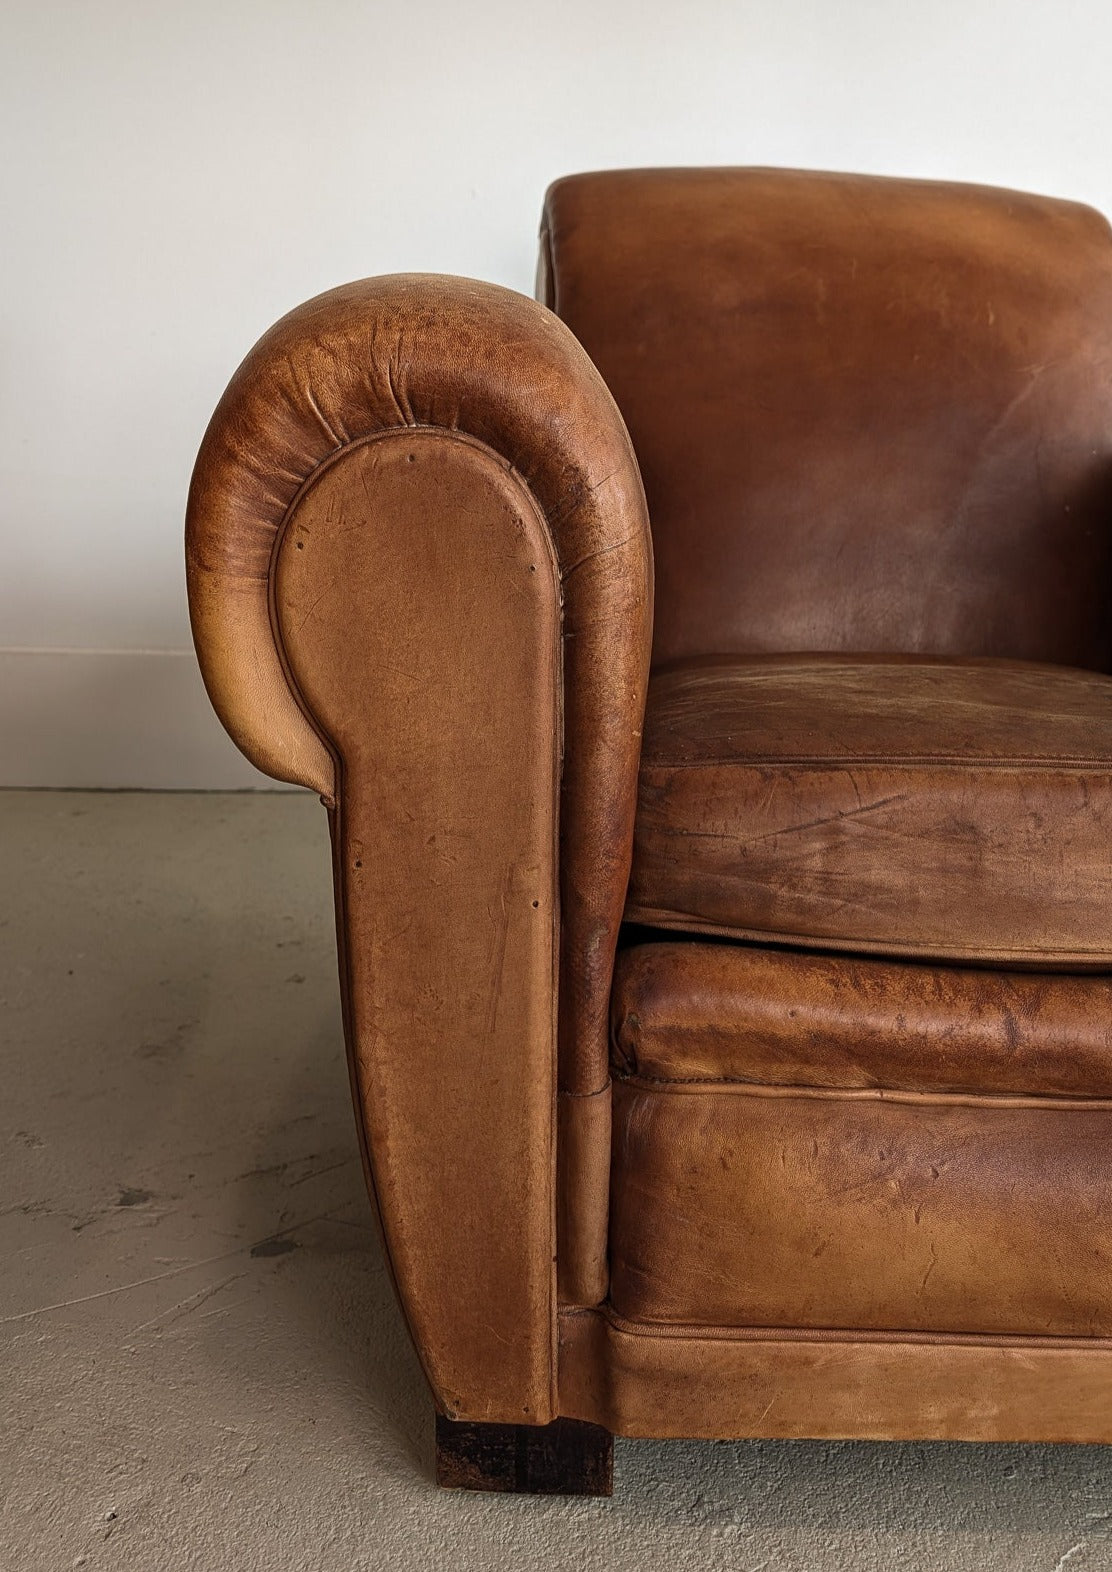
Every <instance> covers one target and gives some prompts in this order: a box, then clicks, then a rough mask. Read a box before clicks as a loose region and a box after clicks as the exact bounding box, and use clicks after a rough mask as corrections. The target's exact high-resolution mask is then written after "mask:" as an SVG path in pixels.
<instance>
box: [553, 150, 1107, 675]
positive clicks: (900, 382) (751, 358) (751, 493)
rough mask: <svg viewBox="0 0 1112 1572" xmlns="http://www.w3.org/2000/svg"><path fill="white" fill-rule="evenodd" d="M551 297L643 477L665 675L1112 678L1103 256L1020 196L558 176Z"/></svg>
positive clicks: (918, 187)
mask: <svg viewBox="0 0 1112 1572" xmlns="http://www.w3.org/2000/svg"><path fill="white" fill-rule="evenodd" d="M540 286H541V288H542V290H543V291H544V297H545V299H546V300H547V301H548V303H549V304H550V305H552V306H553V308H554V309H555V310H556V311H557V312H558V313H559V315H560V316H561V317H562V318H563V319H564V320H565V321H566V322H567V323H568V325H569V326H570V327H571V328H572V330H573V331H574V332H575V334H576V336H577V337H578V338H579V340H580V341H581V343H582V344H583V345H584V346H585V347H586V349H587V351H588V353H589V354H590V355H591V357H592V359H593V360H594V362H595V364H596V365H597V366H598V368H599V370H600V371H601V372H602V375H603V376H604V377H605V379H606V381H607V384H608V386H609V387H610V390H611V392H612V393H613V394H614V396H615V398H616V399H617V401H618V405H619V407H620V408H621V410H622V413H623V415H624V416H625V419H626V422H627V424H628V426H629V430H630V434H631V435H632V438H633V443H634V447H635V448H636V450H637V454H638V457H639V459H640V461H641V468H642V473H643V475H644V480H645V488H646V491H647V494H648V498H649V509H650V514H651V517H652V525H653V540H654V546H655V551H656V570H657V589H658V595H657V602H658V609H657V617H656V630H655V639H654V659H655V661H656V662H658V663H660V662H664V661H668V660H672V659H675V658H677V657H680V656H686V655H695V654H712V653H719V652H738V651H754V650H811V649H824V650H896V651H921V652H930V653H946V654H977V655H1000V656H1013V657H1022V658H1026V659H1034V660H1046V661H1057V662H1061V663H1065V664H1071V665H1080V666H1091V667H1096V668H1099V669H1107V667H1108V664H1109V659H1110V648H1112V644H1110V638H1112V620H1110V616H1109V607H1110V599H1109V594H1108V585H1109V581H1110V567H1112V532H1110V531H1109V528H1108V520H1109V517H1110V516H1112V246H1110V244H1109V231H1108V226H1107V224H1106V223H1105V221H1104V220H1103V219H1102V218H1101V217H1100V216H1099V215H1098V214H1096V213H1094V212H1092V211H1091V210H1090V209H1088V208H1084V207H1080V206H1077V205H1074V204H1072V203H1067V202H1059V201H1052V200H1049V199H1047V198H1043V197H1037V196H1029V195H1025V194H1021V193H1017V192H1013V191H998V190H990V189H987V188H983V187H975V186H961V185H947V184H942V183H934V182H926V181H915V180H884V179H876V178H872V177H867V176H859V175H835V174H812V173H808V172H802V171H790V170H771V169H657V170H621V171H614V172H608V173H600V174H591V175H578V176H572V177H571V178H569V179H565V180H561V181H558V182H557V183H556V184H555V185H554V186H553V187H552V188H551V190H550V191H549V193H548V197H547V200H546V203H545V210H544V219H543V232H542V265H541V269H540Z"/></svg>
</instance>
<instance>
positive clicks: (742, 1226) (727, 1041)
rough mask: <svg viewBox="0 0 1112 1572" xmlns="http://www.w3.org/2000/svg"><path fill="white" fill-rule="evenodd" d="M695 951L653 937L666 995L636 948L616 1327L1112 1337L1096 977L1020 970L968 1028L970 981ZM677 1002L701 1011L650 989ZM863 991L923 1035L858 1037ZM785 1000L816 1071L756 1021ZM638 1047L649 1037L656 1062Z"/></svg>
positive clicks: (620, 1146)
mask: <svg viewBox="0 0 1112 1572" xmlns="http://www.w3.org/2000/svg"><path fill="white" fill-rule="evenodd" d="M700 948H701V946H690V945H668V946H659V947H657V949H656V953H655V954H654V955H653V956H652V957H650V959H649V964H650V965H651V967H652V968H653V976H654V978H655V979H656V984H655V987H654V986H648V987H646V986H644V985H642V986H638V983H639V982H642V971H643V966H644V962H643V961H642V960H641V959H640V957H639V956H638V954H637V952H636V951H633V952H630V954H629V955H628V956H625V957H623V962H624V968H625V977H623V978H622V979H620V980H619V981H618V983H617V986H616V992H615V1006H616V1009H617V1011H618V1017H619V1033H620V1037H619V1040H621V1041H624V1057H625V1058H626V1061H627V1064H628V1068H627V1069H626V1070H625V1071H624V1073H623V1075H622V1077H621V1079H620V1080H619V1081H618V1082H617V1084H616V1085H615V1088H614V1169H613V1179H612V1191H611V1195H612V1203H611V1204H612V1215H611V1235H610V1271H611V1289H610V1297H611V1302H612V1304H613V1306H614V1309H615V1310H616V1312H617V1313H618V1314H619V1315H622V1316H625V1317H627V1318H628V1319H631V1320H636V1321H668V1322H674V1323H676V1324H679V1325H692V1324H697V1325H703V1326H749V1327H752V1326H779V1327H800V1328H802V1327H809V1328H821V1327H826V1328H838V1329H843V1330H853V1329H856V1330H858V1331H888V1332H899V1331H915V1332H922V1331H927V1332H949V1333H953V1332H964V1333H980V1334H985V1333H1002V1334H1011V1335H1016V1334H1020V1333H1029V1334H1032V1335H1061V1336H1075V1337H1085V1336H1094V1337H1109V1336H1112V1295H1110V1294H1109V1289H1108V1271H1109V1262H1110V1261H1112V1216H1109V1215H1108V1208H1107V1206H1106V1204H1105V1194H1106V1190H1107V1182H1108V1158H1107V1153H1108V1151H1109V1149H1110V1148H1112V1099H1110V1098H1109V1097H1108V1096H1107V1095H1105V1096H1104V1097H1100V1096H1099V1095H1094V1089H1095V1091H1096V1092H1100V1091H1104V1092H1105V1093H1106V1094H1107V1092H1108V1091H1109V1090H1110V1086H1109V1082H1110V1081H1112V1026H1110V1025H1109V1024H1108V1022H1109V1019H1110V1017H1109V1016H1108V1014H1107V1010H1108V1005H1109V1003H1110V1002H1112V1001H1110V985H1109V984H1108V983H1107V982H1105V981H1104V980H1103V979H1102V980H1101V981H1100V982H1099V983H1097V984H1095V985H1094V988H1093V991H1092V994H1091V998H1090V1008H1091V1009H1093V1010H1095V1011H1099V1010H1100V1009H1101V1007H1102V1006H1103V1008H1104V1010H1105V1012H1106V1014H1105V1020H1104V1022H1103V1023H1102V1024H1101V1025H1097V1024H1096V1023H1092V1022H1090V1021H1089V1020H1087V1019H1085V1018H1084V1016H1083V1015H1081V1013H1080V1012H1079V1010H1078V1002H1079V1001H1078V997H1077V996H1078V994H1079V992H1081V991H1082V990H1084V988H1085V984H1084V983H1083V982H1078V981H1075V980H1073V979H1061V980H1060V981H1053V982H1049V983H1045V984H1044V985H1043V987H1042V989H1041V991H1040V987H1039V984H1038V983H1036V984H1034V985H1032V984H1031V983H1030V982H1028V981H1026V980H1025V979H1022V978H1014V979H1008V980H1007V986H1006V988H1005V989H1004V990H1003V991H1002V993H1001V994H1000V996H999V997H998V1000H997V1002H996V1006H995V1009H990V1008H989V1007H987V1006H986V1005H984V1004H982V1006H981V1008H980V1010H979V1011H974V1012H972V1018H970V1012H968V1011H967V1010H966V1009H965V1008H964V1005H965V1003H966V1001H967V998H968V996H969V995H970V994H971V993H973V991H974V989H973V987H972V986H971V984H970V980H969V979H968V977H967V976H963V975H962V974H960V973H959V974H957V975H956V976H953V977H951V976H948V975H947V974H946V973H945V972H940V971H936V972H930V973H928V974H927V975H926V976H923V975H922V973H921V972H920V969H919V968H917V967H907V966H899V965H892V964H886V963H883V962H875V961H874V962H871V963H870V962H864V961H859V962H854V963H847V962H838V961H828V962H826V963H819V964H818V965H816V964H815V963H813V962H812V963H811V964H809V965H808V964H807V963H803V965H802V966H801V967H798V966H797V961H798V958H797V957H795V956H792V955H790V954H787V953H780V954H776V955H771V956H768V957H766V958H764V960H763V963H757V964H754V963H753V959H752V958H751V957H750V956H749V955H747V953H746V952H745V951H744V950H741V951H737V950H733V949H730V950H729V951H727V952H726V953H725V954H724V955H721V956H718V957H714V958H713V959H712V958H707V959H706V960H704V959H703V958H701V957H699V956H696V957H694V959H693V958H692V957H691V956H690V954H689V952H690V951H692V950H699V949H700ZM716 961H717V973H716V970H715V962H716ZM731 961H733V962H734V966H733V968H732V975H731V966H730V962H731ZM708 971H709V975H710V977H712V978H713V977H715V976H716V975H717V974H725V976H726V978H727V979H728V980H727V984H726V987H725V989H723V991H722V992H718V991H717V990H708V993H707V994H706V995H704V996H703V997H704V998H705V999H706V1000H707V1003H708V1006H709V1008H708V1009H707V1014H708V1015H710V1017H711V1019H710V1021H709V1022H708V1023H706V1025H704V1024H703V1023H702V1021H701V1020H700V1017H699V1014H698V1013H697V1009H696V1008H693V1006H695V1001H696V1000H697V999H699V997H700V995H699V993H698V991H697V990H698V988H699V979H702V978H705V977H707V975H708ZM793 973H795V974H797V975H798V977H799V979H800V981H799V987H800V991H801V994H802V999H801V1000H800V1002H799V1003H792V1002H791V1000H792V981H793ZM626 977H628V978H629V979H630V984H631V985H632V989H633V992H634V996H635V1000H636V1008H635V1009H634V1008H633V1007H631V1005H630V1004H629V1003H627V1001H626V1000H625V998H624V997H623V995H624V994H625V991H626V988H627V986H629V985H630V984H627V982H626V980H625V978H626ZM661 979H663V981H661ZM1040 981H1041V980H1040ZM680 992H683V993H684V994H685V995H686V998H687V1001H688V1020H687V1021H685V1022H684V1023H683V1024H682V1025H681V1026H680V1027H679V1028H678V1029H677V1026H676V1024H675V1021H674V1019H672V1020H669V1018H668V1015H666V1017H665V1020H664V1021H663V1022H657V1020H656V1019H655V1015H654V1000H655V998H656V997H657V996H659V995H661V994H663V996H664V997H665V998H667V997H668V995H669V993H671V994H672V995H673V996H675V995H676V994H678V993H680ZM851 999H852V1000H853V1001H854V1004H855V1007H856V1009H857V1010H858V1012H859V1013H860V1015H861V1016H862V1017H866V1009H867V1005H866V1001H867V1000H871V1001H873V1002H876V1001H879V1000H883V1001H884V1005H885V1013H886V1014H887V1016H888V1020H889V1022H890V1023H893V1024H894V1023H895V1022H897V1021H902V1022H904V1023H905V1024H904V1025H903V1026H902V1027H897V1028H896V1031H895V1032H892V1030H891V1026H890V1028H889V1031H890V1034H891V1035H893V1036H896V1037H897V1038H898V1041H897V1043H896V1045H895V1046H894V1047H893V1045H891V1044H889V1043H887V1042H885V1041H884V1040H883V1037H882V1036H881V1035H880V1034H879V1033H875V1032H874V1034H872V1035H870V1034H869V1032H868V1031H867V1030H866V1031H865V1032H863V1033H862V1034H860V1035H859V1036H858V1037H857V1039H856V1041H854V1040H853V1029H852V1025H851V1023H850V1022H849V1021H847V1020H846V1018H845V1014H844V1013H843V1011H844V1010H845V1008H846V1006H845V1004H843V1005H842V1010H839V1003H840V1001H846V1000H851ZM724 1000H728V1001H729V1003H728V1004H724V1003H723V1001H724ZM777 1000H778V1001H779V1003H780V1013H781V1019H782V1018H783V1015H785V1014H786V1015H788V1016H789V1018H790V1017H791V1012H792V1010H793V1009H794V1010H795V1016H794V1019H795V1022H796V1025H797V1028H798V1039H799V1040H802V1041H804V1042H807V1043H808V1047H805V1048H804V1049H803V1050H802V1053H801V1062H799V1063H797V1062H794V1060H793V1055H792V1047H791V1044H790V1042H788V1043H785V1042H784V1039H783V1036H781V1041H780V1044H779V1045H777V1044H776V1041H775V1030H776V1029H775V1027H774V1028H773V1034H772V1036H771V1040H770V1038H769V1037H767V1036H765V1034H763V1033H762V1031H761V1028H760V1021H761V1017H762V1015H763V1014H765V1013H766V1012H767V1014H768V1015H771V1016H773V1017H774V1018H775V1016H776V1014H777V1011H776V1009H775V1002H776V1001H777ZM1013 1006H1015V1007H1018V1009H1019V1011H1020V1019H1021V1020H1025V1021H1026V1022H1027V1023H1028V1024H1027V1031H1028V1035H1029V1036H1030V1033H1031V1025H1030V1023H1031V1021H1032V1020H1033V1019H1037V1020H1038V1022H1039V1027H1038V1030H1039V1034H1040V1036H1042V1037H1043V1039H1044V1046H1043V1048H1042V1053H1041V1055H1038V1056H1033V1055H1032V1054H1031V1050H1030V1047H1028V1050H1027V1053H1026V1054H1024V1052H1023V1051H1022V1041H1023V1039H1022V1029H1021V1028H1020V1027H1019V1026H1018V1025H1017V1024H1016V1017H1015V1015H1014V1014H1013V1013H1012V1010H1013ZM1079 1017H1080V1018H1079ZM1009 1023H1010V1024H1009ZM692 1026H694V1027H695V1030H694V1032H692V1029H691V1028H692ZM715 1028H717V1031H715V1030H714V1029H715ZM781 1031H782V1028H781ZM1009 1032H1010V1034H1011V1035H1010V1037H1009ZM642 1034H647V1035H648V1036H649V1038H650V1039H651V1041H652V1044H653V1051H652V1053H651V1054H650V1055H648V1056H647V1060H646V1062H645V1063H642V1061H641V1058H640V1056H639V1054H638V1052H637V1044H638V1041H639V1039H640V1037H641V1035H642ZM692 1036H694V1038H695V1043H696V1047H695V1051H694V1052H692V1051H691V1049H690V1047H689V1039H690V1038H691V1037H692ZM916 1039H917V1040H916ZM1009 1041H1011V1042H1012V1043H1013V1044H1014V1049H1013V1052H1012V1054H1011V1055H1009V1054H1008V1053H1007V1050H1006V1046H1005V1045H1006V1044H1007V1043H1008V1042H1009ZM673 1045H676V1046H675V1049H673ZM716 1045H717V1052H716V1051H715V1047H716ZM827 1045H829V1051H828V1052H827V1053H824V1054H823V1056H822V1058H823V1062H822V1064H821V1065H820V1066H819V1067H818V1069H817V1073H809V1064H808V1061H809V1060H814V1059H815V1058H817V1057H818V1054H819V1052H820V1050H821V1048H822V1047H825V1046H827ZM982 1045H983V1046H984V1047H985V1048H987V1050H988V1051H987V1052H985V1053H984V1054H983V1059H984V1063H982V1064H977V1063H975V1062H974V1059H975V1056H976V1054H977V1050H978V1049H979V1048H981V1047H982ZM778 1046H779V1047H780V1050H781V1051H780V1052H777V1047H778ZM1032 1059H1033V1060H1034V1062H1033V1063H1032ZM947 1060H948V1063H947ZM909 1061H910V1062H909ZM1077 1061H1080V1064H1078V1063H1077ZM843 1065H844V1066H845V1069H844V1070H843V1069H842V1066H843ZM1086 1067H1091V1068H1092V1070H1093V1072H1094V1073H1093V1074H1092V1076H1091V1078H1090V1077H1084V1079H1086V1080H1089V1081H1090V1085H1089V1087H1087V1089H1086V1090H1085V1092H1083V1093H1082V1095H1081V1096H1076V1095H1073V1096H1064V1095H1062V1094H1061V1093H1059V1092H1057V1091H1054V1092H1052V1091H1051V1090H1050V1089H1051V1088H1056V1087H1061V1086H1063V1085H1064V1086H1066V1087H1068V1088H1070V1089H1071V1090H1072V1089H1073V1087H1075V1086H1076V1084H1077V1082H1078V1081H1081V1080H1082V1079H1083V1074H1082V1073H1079V1071H1080V1070H1083V1069H1084V1068H1086ZM908 1083H911V1084H910V1085H909V1084H908Z"/></svg>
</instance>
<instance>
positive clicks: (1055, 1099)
mask: <svg viewBox="0 0 1112 1572" xmlns="http://www.w3.org/2000/svg"><path fill="white" fill-rule="evenodd" d="M616 1079H617V1080H618V1081H619V1083H620V1084H621V1085H623V1086H631V1087H633V1088H634V1089H635V1090H637V1091H640V1092H653V1093H656V1094H657V1095H658V1096H659V1095H664V1094H668V1093H672V1094H676V1095H683V1094H685V1093H686V1094H694V1095H696V1096H699V1095H703V1096H706V1095H710V1096H714V1095H716V1094H723V1095H726V1096H733V1097H745V1096H749V1097H759V1098H765V1099H773V1098H776V1099H798V1098H802V1099H807V1100H812V1101H818V1102H854V1103H856V1102H884V1103H911V1104H916V1105H922V1104H923V1103H937V1104H942V1105H944V1106H952V1107H973V1108H984V1107H990V1108H1051V1109H1054V1110H1060V1111H1061V1112H1062V1113H1112V1097H1092V1098H1084V1097H1059V1096H1057V1095H1055V1094H1054V1093H1038V1092H943V1091H929V1092H928V1091H914V1090H912V1089H911V1088H907V1087H886V1086H801V1085H795V1084H792V1083H790V1082H788V1083H784V1084H782V1085H777V1084H775V1083H772V1082H768V1081H742V1080H732V1079H730V1078H728V1077H725V1076H724V1077H723V1078H722V1079H720V1080H713V1081H712V1080H709V1079H705V1078H703V1077H696V1076H692V1077H690V1078H688V1079H683V1078H681V1077H677V1078H675V1079H672V1078H670V1077H664V1076H650V1075H644V1074H642V1073H640V1072H639V1073H638V1074H636V1075H620V1074H619V1075H618V1076H617V1077H616Z"/></svg>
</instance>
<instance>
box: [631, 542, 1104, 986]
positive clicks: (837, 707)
mask: <svg viewBox="0 0 1112 1572" xmlns="http://www.w3.org/2000/svg"><path fill="white" fill-rule="evenodd" d="M1110 520H1112V516H1110ZM1110 845H1112V678H1109V677H1106V676H1103V675H1101V674H1098V673H1094V672H1085V671H1077V670H1074V669H1072V668H1069V667H1062V666H1048V665H1035V664H1033V663H1028V662H1007V661H995V660H982V661H974V662H958V661H956V660H943V659H927V658H914V657H906V656H905V657H892V656H889V657H883V656H881V657H868V656H836V655H827V656H822V655H806V656H802V655H797V656H790V657H782V656H757V657H735V658H733V659H726V658H718V659H714V658H710V657H707V658H704V659H702V660H696V661H687V662H680V663H677V664H676V665H674V666H672V667H669V668H667V669H666V670H663V671H660V672H658V673H657V674H656V675H655V676H654V677H653V680H652V684H651V687H650V694H649V702H648V710H647V714H646V719H645V739H644V745H643V749H642V758H641V785H640V799H639V805H638V811H637V825H636V832H635V849H634V859H633V872H632V876H631V880H630V890H629V904H628V908H627V915H628V916H629V917H630V918H631V919H633V920H635V921H639V922H643V923H651V924H654V925H657V926H662V927H667V928H683V929H688V930H698V931H704V932H705V931H711V932H717V933H728V934H733V935H737V936H755V937H758V938H773V939H779V940H786V941H788V942H790V943H795V944H817V945H821V946H826V947H833V948H846V949H854V950H861V951H879V952H881V953H884V954H889V955H897V954H913V955H921V956H932V957H954V958H957V959H962V960H967V961H970V960H971V961H978V962H985V961H994V962H1006V963H1012V964H1016V963H1019V964H1027V965H1036V966H1040V965H1041V966H1045V965H1051V966H1106V967H1107V966H1112V858H1110V857H1109V851H1108V848H1109V846H1110ZM983 986H987V985H983Z"/></svg>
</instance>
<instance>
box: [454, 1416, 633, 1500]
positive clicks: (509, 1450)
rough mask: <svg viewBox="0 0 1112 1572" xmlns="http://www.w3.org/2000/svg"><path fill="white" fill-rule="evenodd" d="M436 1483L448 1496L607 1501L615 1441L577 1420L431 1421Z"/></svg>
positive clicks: (612, 1471)
mask: <svg viewBox="0 0 1112 1572" xmlns="http://www.w3.org/2000/svg"><path fill="white" fill-rule="evenodd" d="M436 1482H437V1484H438V1485H444V1486H446V1487H447V1488H448V1489H450V1490H501V1491H506V1492H509V1493H512V1494H523V1495H542V1496H609V1495H612V1494H613V1491H614V1438H613V1436H611V1434H610V1432H609V1430H603V1429H602V1427H601V1426H599V1425H590V1424H587V1423H586V1422H585V1421H583V1420H580V1419H556V1420H554V1421H553V1422H552V1424H550V1425H484V1424H474V1423H472V1422H471V1421H469V1420H455V1419H445V1417H444V1415H443V1414H437V1416H436Z"/></svg>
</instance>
